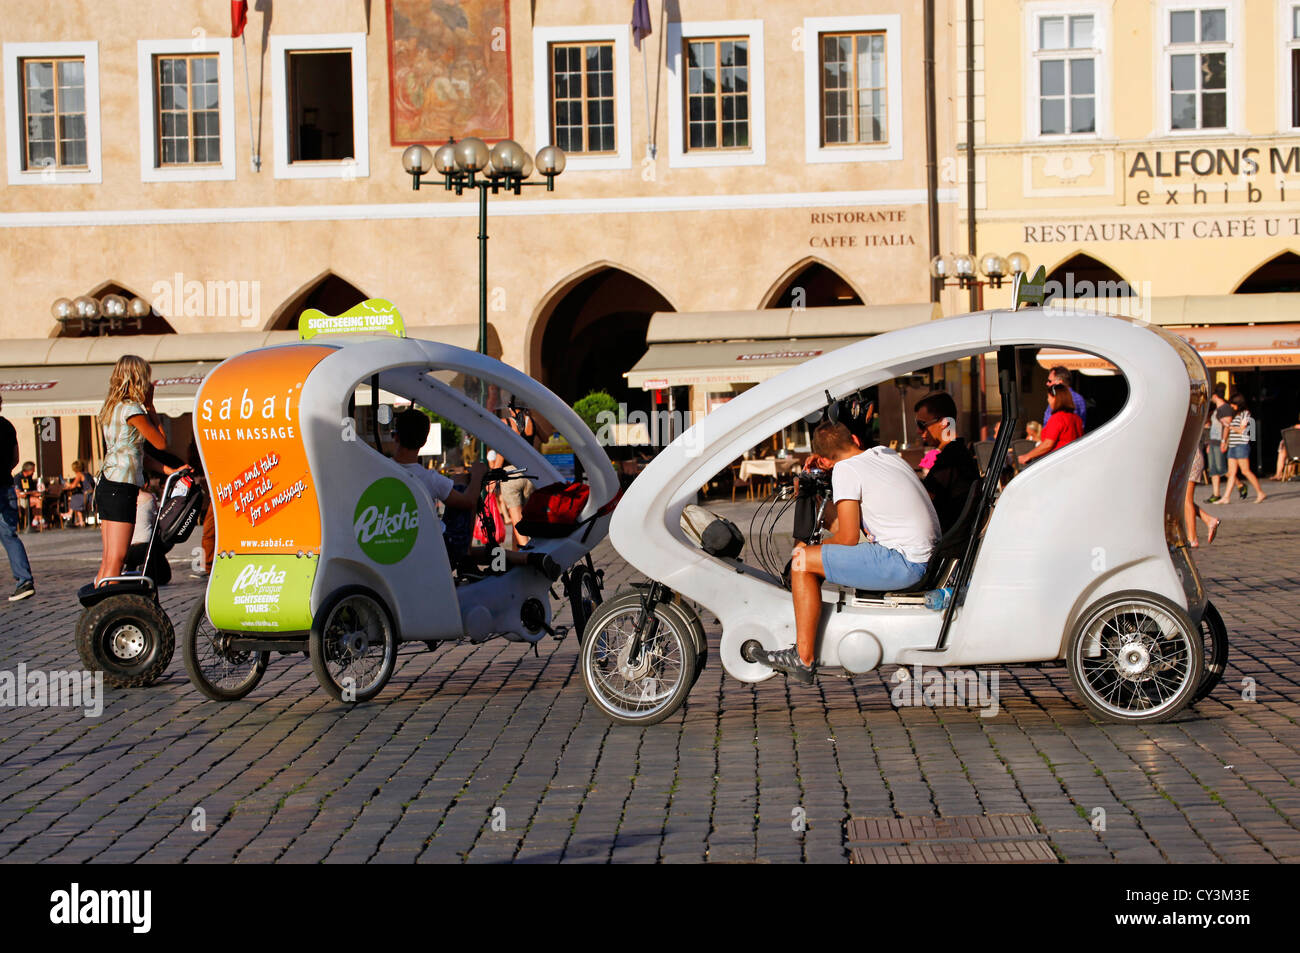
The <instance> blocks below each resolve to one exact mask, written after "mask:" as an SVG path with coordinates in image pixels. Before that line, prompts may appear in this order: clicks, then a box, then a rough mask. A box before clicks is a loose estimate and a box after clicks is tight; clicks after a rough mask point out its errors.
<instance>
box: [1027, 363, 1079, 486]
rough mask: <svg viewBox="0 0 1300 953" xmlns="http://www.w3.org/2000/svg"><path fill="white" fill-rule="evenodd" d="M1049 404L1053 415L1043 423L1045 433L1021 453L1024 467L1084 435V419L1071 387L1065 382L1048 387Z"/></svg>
mask: <svg viewBox="0 0 1300 953" xmlns="http://www.w3.org/2000/svg"><path fill="white" fill-rule="evenodd" d="M1047 404H1048V407H1050V408H1051V411H1052V415H1051V416H1050V417H1048V418H1047V423H1046V424H1044V425H1043V435H1042V439H1041V440H1040V441H1039V443H1038V446H1036V447H1035V448H1034V449H1033V450H1030V451H1029V452H1028V453H1025V454H1021V455H1020V465H1021V466H1022V467H1023V466H1024V465H1025V464H1026V463H1029V462H1030V461H1031V460H1037V459H1038V458H1039V457H1043V456H1046V455H1047V454H1049V453H1051V452H1052V451H1053V450H1059V449H1060V448H1061V447H1064V446H1065V445H1066V444H1067V443H1071V442H1072V441H1075V440H1078V439H1079V438H1080V437H1081V436H1083V420H1081V419H1080V417H1079V415H1078V414H1076V413H1075V412H1074V397H1073V395H1071V393H1070V388H1069V387H1067V386H1065V385H1064V384H1053V385H1052V386H1051V387H1049V388H1047Z"/></svg>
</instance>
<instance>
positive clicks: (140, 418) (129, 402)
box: [95, 354, 170, 585]
mask: <svg viewBox="0 0 1300 953" xmlns="http://www.w3.org/2000/svg"><path fill="white" fill-rule="evenodd" d="M98 420H99V424H100V426H101V427H102V428H103V429H104V468H103V471H102V475H101V478H100V480H99V483H98V484H97V485H96V489H95V509H96V510H97V511H98V512H99V519H100V523H101V525H102V526H103V546H104V549H103V555H102V556H101V557H100V562H99V572H98V573H96V575H95V584H96V585H98V584H99V581H100V580H101V579H107V578H109V577H111V576H118V575H121V573H122V562H123V560H125V559H126V550H127V547H128V546H130V544H131V533H132V532H133V531H134V529H135V507H136V498H137V496H138V495H139V493H140V487H141V485H143V483H144V456H143V444H144V441H146V440H147V441H149V444H150V445H151V446H153V447H156V448H158V449H159V450H164V449H165V448H166V446H167V438H166V437H165V436H163V432H162V426H161V422H160V421H159V419H158V412H157V411H156V410H154V408H153V371H152V369H151V368H150V367H149V362H148V361H146V360H145V359H144V358H142V357H137V356H136V355H134V354H125V355H123V356H122V357H120V358H118V361H117V364H116V365H114V367H113V375H112V377H110V378H109V381H108V396H107V397H106V398H104V406H103V407H102V408H101V409H100V411H99V416H98ZM164 469H167V470H168V472H170V468H164Z"/></svg>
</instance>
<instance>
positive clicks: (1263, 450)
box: [1232, 251, 1300, 475]
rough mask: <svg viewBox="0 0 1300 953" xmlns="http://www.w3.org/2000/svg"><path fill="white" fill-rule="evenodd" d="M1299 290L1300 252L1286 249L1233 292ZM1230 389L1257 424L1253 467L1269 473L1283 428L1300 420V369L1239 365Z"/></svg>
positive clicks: (1266, 292)
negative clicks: (1244, 399)
mask: <svg viewBox="0 0 1300 953" xmlns="http://www.w3.org/2000/svg"><path fill="white" fill-rule="evenodd" d="M1288 292H1289V293H1295V292H1300V255H1297V254H1296V253H1295V252H1291V251H1285V252H1282V254H1280V255H1277V256H1275V257H1273V258H1270V259H1269V260H1268V261H1266V262H1264V263H1263V264H1262V265H1260V266H1259V267H1258V268H1256V269H1255V270H1254V271H1252V272H1251V273H1250V274H1249V275H1247V276H1246V277H1245V278H1244V279H1243V280H1242V282H1241V284H1239V285H1237V288H1236V291H1234V292H1233V293H1234V294H1277V293H1288ZM1232 389H1233V390H1234V391H1240V392H1241V393H1243V394H1245V395H1246V397H1247V398H1249V400H1250V411H1251V414H1252V415H1253V416H1254V418H1255V421H1256V423H1257V424H1258V426H1259V439H1258V440H1257V441H1256V443H1255V447H1254V462H1255V469H1256V470H1257V471H1258V472H1260V473H1262V474H1266V475H1267V474H1271V473H1272V472H1273V467H1274V462H1275V458H1274V452H1275V448H1276V447H1277V444H1278V441H1279V440H1280V439H1281V432H1282V429H1283V428H1284V427H1290V426H1291V425H1293V424H1295V423H1296V422H1297V420H1300V369H1297V368H1294V367H1276V368H1267V369H1266V368H1261V367H1254V368H1239V369H1234V370H1233V371H1232Z"/></svg>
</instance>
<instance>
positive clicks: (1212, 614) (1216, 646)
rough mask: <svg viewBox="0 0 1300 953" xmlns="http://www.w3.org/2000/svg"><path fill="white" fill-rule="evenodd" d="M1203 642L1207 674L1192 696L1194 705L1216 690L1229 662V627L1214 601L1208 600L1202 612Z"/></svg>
mask: <svg viewBox="0 0 1300 953" xmlns="http://www.w3.org/2000/svg"><path fill="white" fill-rule="evenodd" d="M1201 643H1202V646H1203V648H1204V650H1205V674H1204V675H1203V676H1202V677H1201V684H1200V686H1199V687H1198V688H1197V689H1196V694H1195V695H1194V696H1192V704H1193V705H1195V704H1196V703H1197V702H1199V701H1200V700H1201V699H1203V698H1205V697H1206V696H1207V695H1209V694H1210V692H1212V691H1214V687H1215V686H1216V685H1218V684H1219V681H1220V680H1221V679H1222V678H1223V671H1224V669H1225V668H1226V667H1227V664H1228V627H1227V626H1226V625H1224V624H1223V616H1221V615H1219V610H1218V609H1217V608H1215V605H1214V603H1213V602H1208V601H1207V602H1206V603H1205V611H1204V612H1203V613H1202V614H1201Z"/></svg>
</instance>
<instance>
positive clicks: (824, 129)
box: [803, 14, 903, 162]
mask: <svg viewBox="0 0 1300 953" xmlns="http://www.w3.org/2000/svg"><path fill="white" fill-rule="evenodd" d="M803 22H804V37H805V39H804V50H805V53H804V84H805V85H804V103H805V110H806V112H805V134H804V139H805V144H806V152H807V161H808V162H865V161H873V160H875V161H879V160H896V159H901V158H902V155H903V147H902V143H903V135H902V102H903V100H902V90H901V87H902V67H901V61H902V56H901V51H900V42H901V41H900V35H901V17H899V16H898V15H897V14H869V15H864V16H840V17H810V18H808V19H805V20H804V21H803Z"/></svg>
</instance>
